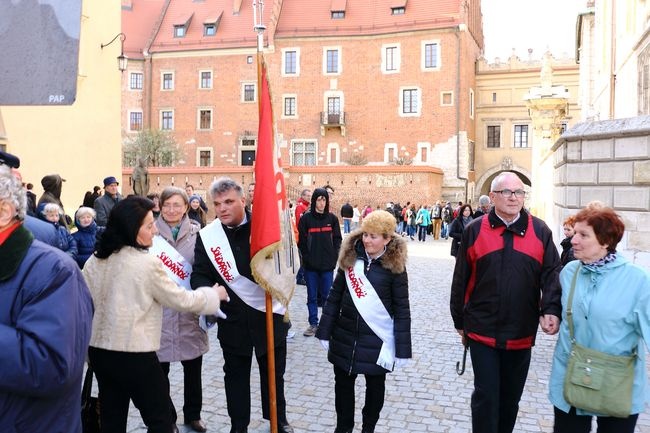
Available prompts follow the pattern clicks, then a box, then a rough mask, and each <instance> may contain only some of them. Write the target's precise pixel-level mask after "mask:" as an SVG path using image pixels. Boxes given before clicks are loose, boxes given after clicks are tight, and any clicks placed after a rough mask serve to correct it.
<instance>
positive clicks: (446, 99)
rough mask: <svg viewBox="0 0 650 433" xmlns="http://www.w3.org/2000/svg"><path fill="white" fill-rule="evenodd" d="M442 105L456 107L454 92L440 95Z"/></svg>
mask: <svg viewBox="0 0 650 433" xmlns="http://www.w3.org/2000/svg"><path fill="white" fill-rule="evenodd" d="M440 105H443V106H445V105H454V94H453V93H452V92H442V93H441V94H440Z"/></svg>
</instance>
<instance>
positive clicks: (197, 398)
mask: <svg viewBox="0 0 650 433" xmlns="http://www.w3.org/2000/svg"><path fill="white" fill-rule="evenodd" d="M202 363H203V356H199V357H198V358H194V359H188V360H187V361H181V364H182V365H183V418H184V422H185V424H188V423H190V422H192V421H196V420H199V419H201V408H202V406H203V386H202V384H201V365H202ZM160 366H161V367H162V369H163V371H164V372H165V376H166V377H167V386H168V387H169V362H161V363H160ZM171 410H172V418H173V420H174V422H176V419H177V418H178V415H177V414H176V408H175V407H174V404H173V403H172V406H171Z"/></svg>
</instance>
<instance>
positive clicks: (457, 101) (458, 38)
mask: <svg viewBox="0 0 650 433" xmlns="http://www.w3.org/2000/svg"><path fill="white" fill-rule="evenodd" d="M454 35H456V47H457V50H456V179H459V180H462V181H464V183H465V200H464V201H465V202H467V201H468V197H467V178H466V177H463V176H461V175H460V69H461V68H460V47H461V46H460V24H459V25H457V26H456V31H455V32H454Z"/></svg>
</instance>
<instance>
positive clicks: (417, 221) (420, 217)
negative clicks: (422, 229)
mask: <svg viewBox="0 0 650 433" xmlns="http://www.w3.org/2000/svg"><path fill="white" fill-rule="evenodd" d="M423 220H424V218H423V217H422V215H420V216H419V217H417V218H416V219H415V224H417V225H420V224H422V221H423Z"/></svg>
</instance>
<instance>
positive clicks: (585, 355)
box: [564, 267, 637, 418]
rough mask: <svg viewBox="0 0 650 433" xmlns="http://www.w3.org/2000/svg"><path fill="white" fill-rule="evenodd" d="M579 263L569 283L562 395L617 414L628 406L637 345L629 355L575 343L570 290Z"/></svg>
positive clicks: (627, 410) (626, 411)
mask: <svg viewBox="0 0 650 433" xmlns="http://www.w3.org/2000/svg"><path fill="white" fill-rule="evenodd" d="M579 272H580V267H578V269H577V270H576V273H575V275H574V276H573V282H572V283H571V291H570V292H569V300H568V305H567V311H566V315H567V321H568V325H569V336H570V338H571V353H570V354H569V362H568V364H567V369H566V376H565V377H564V399H565V400H566V401H567V402H568V403H569V404H570V405H571V406H573V407H576V408H579V409H582V410H585V411H587V412H592V413H596V414H602V415H605V416H613V417H618V418H627V417H628V416H630V412H631V410H632V385H633V383H634V366H635V364H636V358H637V351H636V350H637V348H636V347H635V348H634V350H633V351H632V355H629V356H624V355H610V354H608V353H603V352H599V351H597V350H594V349H590V348H588V347H586V346H582V345H580V344H578V342H577V341H576V339H575V335H574V328H573V317H572V316H573V311H572V308H573V306H572V304H573V293H574V291H575V285H576V279H577V276H578V273H579Z"/></svg>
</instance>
